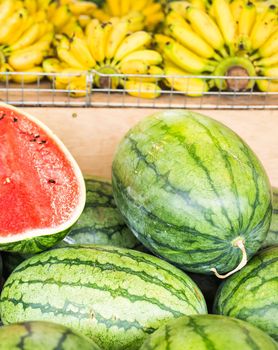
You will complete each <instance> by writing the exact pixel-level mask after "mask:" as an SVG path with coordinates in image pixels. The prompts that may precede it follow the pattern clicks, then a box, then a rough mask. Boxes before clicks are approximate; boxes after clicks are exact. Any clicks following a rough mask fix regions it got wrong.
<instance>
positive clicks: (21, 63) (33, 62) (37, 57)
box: [8, 49, 44, 71]
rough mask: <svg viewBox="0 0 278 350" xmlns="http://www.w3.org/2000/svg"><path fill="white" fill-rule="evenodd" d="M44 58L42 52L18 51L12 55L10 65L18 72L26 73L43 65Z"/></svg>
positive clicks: (9, 60)
mask: <svg viewBox="0 0 278 350" xmlns="http://www.w3.org/2000/svg"><path fill="white" fill-rule="evenodd" d="M43 58H44V53H43V52H42V51H34V50H28V51H26V50H24V49H23V50H18V51H16V52H14V53H12V54H11V56H10V57H9V59H8V63H9V64H10V65H11V67H12V68H13V69H15V70H16V71H25V70H28V69H31V68H33V67H34V66H38V65H39V64H41V62H42V60H43Z"/></svg>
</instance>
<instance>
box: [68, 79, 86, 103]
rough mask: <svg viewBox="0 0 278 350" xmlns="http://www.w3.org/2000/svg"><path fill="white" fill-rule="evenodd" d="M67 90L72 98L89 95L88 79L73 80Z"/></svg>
mask: <svg viewBox="0 0 278 350" xmlns="http://www.w3.org/2000/svg"><path fill="white" fill-rule="evenodd" d="M67 89H68V90H69V91H70V92H69V94H70V96H71V97H76V98H77V97H83V96H86V95H87V86H86V77H77V78H75V79H72V81H71V82H70V83H69V84H68V86H67Z"/></svg>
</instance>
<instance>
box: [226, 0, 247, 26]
mask: <svg viewBox="0 0 278 350" xmlns="http://www.w3.org/2000/svg"><path fill="white" fill-rule="evenodd" d="M229 6H230V10H231V13H232V16H233V18H234V21H235V23H238V21H239V17H240V16H241V11H242V9H243V7H244V6H246V5H245V2H244V0H232V1H231V2H230V4H229Z"/></svg>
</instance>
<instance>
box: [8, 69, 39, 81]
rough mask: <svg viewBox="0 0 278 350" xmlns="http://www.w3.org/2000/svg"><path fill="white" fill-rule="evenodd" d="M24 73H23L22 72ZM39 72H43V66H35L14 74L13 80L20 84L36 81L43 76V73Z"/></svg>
mask: <svg viewBox="0 0 278 350" xmlns="http://www.w3.org/2000/svg"><path fill="white" fill-rule="evenodd" d="M21 73H22V74H21ZM37 73H43V69H42V67H33V68H30V69H28V70H25V71H21V72H20V73H17V74H15V75H14V74H13V75H12V78H11V79H12V81H14V82H15V83H19V84H30V83H35V82H37V81H38V80H41V79H42V78H43V75H39V74H37Z"/></svg>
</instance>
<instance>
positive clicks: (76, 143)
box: [25, 108, 278, 187]
mask: <svg viewBox="0 0 278 350" xmlns="http://www.w3.org/2000/svg"><path fill="white" fill-rule="evenodd" d="M25 110H26V111H28V112H30V113H32V114H33V115H34V116H36V117H38V118H39V119H40V120H41V121H43V122H45V123H46V124H47V125H48V126H49V127H50V128H52V129H53V131H54V132H55V133H56V134H57V135H58V136H59V137H60V138H61V139H62V140H63V142H64V143H65V144H66V146H67V147H68V148H69V150H70V151H71V152H72V154H73V155H74V156H75V158H76V160H77V161H78V163H79V165H80V167H81V169H82V171H83V172H84V173H85V174H94V175H96V176H101V177H106V178H110V175H111V163H112V159H113V154H114V152H115V149H116V146H117V144H118V142H119V141H120V139H121V138H122V137H123V135H124V134H125V133H126V132H127V130H128V129H129V128H130V127H132V126H133V125H134V124H135V123H137V122H138V121H139V120H140V119H142V118H144V117H145V116H147V115H149V114H152V113H154V112H157V111H159V110H158V109H134V108H130V109H128V108H124V109H123V108H113V109H112V108H110V109H109V108H25ZM202 113H203V114H206V115H208V116H211V117H213V118H215V119H217V120H219V121H221V122H223V123H224V124H226V125H227V126H229V127H230V128H231V129H233V130H234V131H235V132H237V133H238V134H239V135H240V136H241V137H242V138H243V139H244V140H245V141H246V142H247V143H248V144H249V145H250V146H251V148H252V149H253V150H254V151H255V152H256V154H257V155H258V157H259V158H260V160H261V161H262V163H263V165H264V166H265V168H266V171H267V173H268V175H269V178H270V181H271V183H272V185H273V186H277V187H278V111H275V110H273V111H267V110H262V111H254V110H248V111H246V110H245V111H243V110H235V111H233V110H225V111H222V110H206V111H204V110H202Z"/></svg>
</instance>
